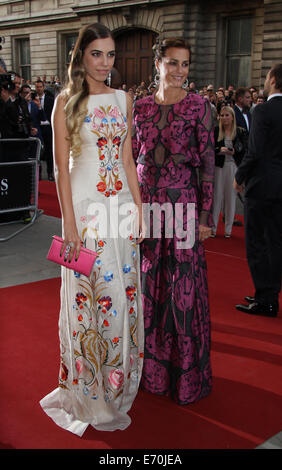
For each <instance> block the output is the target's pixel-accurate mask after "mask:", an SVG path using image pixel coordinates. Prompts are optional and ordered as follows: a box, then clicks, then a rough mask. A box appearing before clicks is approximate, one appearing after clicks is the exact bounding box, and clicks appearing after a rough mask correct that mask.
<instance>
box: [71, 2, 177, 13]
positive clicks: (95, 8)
mask: <svg viewBox="0 0 282 470" xmlns="http://www.w3.org/2000/svg"><path fill="white" fill-rule="evenodd" d="M168 2H169V0H123V1H122V0H121V1H119V2H107V3H98V4H97V5H89V4H88V5H78V6H73V7H72V9H73V11H75V12H76V14H77V15H79V16H80V15H84V14H86V13H87V14H91V13H93V14H97V13H99V12H102V11H103V12H105V11H112V10H117V9H120V8H130V7H143V8H145V7H148V6H149V5H154V6H157V5H158V6H160V5H163V4H164V3H168ZM174 3H175V2H174ZM176 3H178V2H176Z"/></svg>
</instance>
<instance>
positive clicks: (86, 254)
mask: <svg viewBox="0 0 282 470" xmlns="http://www.w3.org/2000/svg"><path fill="white" fill-rule="evenodd" d="M62 244H63V239H62V238H61V237H58V236H57V235H54V236H53V240H52V243H51V246H50V250H49V252H48V255H47V259H48V260H49V261H53V262H54V263H57V264H61V265H62V266H65V267H66V268H69V269H73V270H74V271H76V272H78V273H81V274H84V276H87V277H89V276H90V274H91V270H92V267H93V264H94V262H95V260H96V258H97V256H98V253H96V252H95V251H91V250H88V249H87V248H84V247H81V248H80V253H79V257H78V260H77V261H75V255H74V256H73V258H72V260H71V262H70V263H69V261H68V259H67V260H66V261H65V260H64V257H65V251H64V252H63V254H62V256H60V251H61V248H62Z"/></svg>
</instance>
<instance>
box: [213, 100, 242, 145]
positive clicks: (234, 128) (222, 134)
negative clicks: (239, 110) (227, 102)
mask: <svg viewBox="0 0 282 470" xmlns="http://www.w3.org/2000/svg"><path fill="white" fill-rule="evenodd" d="M222 111H227V112H228V113H229V114H231V116H232V117H233V123H232V129H231V136H230V138H231V140H234V139H235V137H236V132H237V125H236V116H235V112H234V109H233V108H231V106H222V108H221V110H220V113H219V114H221V112H222ZM224 137H225V132H224V127H223V125H222V120H221V119H219V133H218V139H217V141H218V142H220V141H221V140H222V139H224Z"/></svg>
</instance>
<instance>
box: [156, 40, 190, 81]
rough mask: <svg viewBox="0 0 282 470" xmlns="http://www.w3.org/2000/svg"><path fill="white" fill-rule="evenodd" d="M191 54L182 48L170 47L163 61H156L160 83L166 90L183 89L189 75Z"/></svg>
mask: <svg viewBox="0 0 282 470" xmlns="http://www.w3.org/2000/svg"><path fill="white" fill-rule="evenodd" d="M189 58H190V53H189V51H188V50H187V49H184V48H180V47H169V48H168V49H167V50H166V54H165V57H163V58H162V60H156V68H157V70H158V73H159V74H160V82H161V83H163V85H164V86H165V88H167V87H173V88H181V87H182V85H183V83H184V82H185V80H186V78H187V77H188V73H189Z"/></svg>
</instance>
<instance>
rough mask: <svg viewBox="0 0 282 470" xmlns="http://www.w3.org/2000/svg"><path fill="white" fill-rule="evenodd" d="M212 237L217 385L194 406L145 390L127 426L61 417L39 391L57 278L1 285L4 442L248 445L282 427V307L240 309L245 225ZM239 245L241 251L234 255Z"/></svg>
mask: <svg viewBox="0 0 282 470" xmlns="http://www.w3.org/2000/svg"><path fill="white" fill-rule="evenodd" d="M50 184H52V183H50ZM222 230H223V228H222V227H220V231H219V236H218V237H217V238H215V239H210V240H208V242H207V243H206V248H207V261H208V275H209V286H210V304H211V320H212V367H213V376H214V386H213V391H212V393H211V395H210V396H209V397H207V398H206V399H204V400H201V401H200V402H199V403H196V404H193V405H190V406H184V407H181V406H178V405H176V404H174V403H173V402H172V401H171V400H170V399H169V398H166V397H161V396H154V395H151V394H148V393H144V392H142V391H140V392H139V393H138V397H137V399H136V401H135V403H134V405H133V408H132V410H131V412H130V415H131V417H132V424H131V426H130V427H129V428H128V429H127V430H126V431H116V432H114V433H106V432H98V431H95V430H94V429H93V428H90V427H89V428H88V429H87V431H86V432H85V434H84V436H83V437H82V438H78V437H76V436H75V435H73V434H71V433H69V432H67V431H64V430H62V429H60V428H59V427H57V426H56V425H55V424H54V423H53V422H52V421H51V419H50V418H48V417H47V416H46V415H45V413H44V412H43V411H42V410H41V407H40V405H39V400H40V399H41V398H42V397H43V396H44V395H46V394H47V393H49V392H50V391H51V390H53V389H54V388H56V387H57V376H58V366H59V364H58V359H59V341H58V329H57V324H58V311H59V287H60V280H59V279H51V280H47V281H40V282H36V283H32V284H26V285H20V286H16V287H9V288H5V289H2V290H1V306H2V308H1V312H2V315H1V327H0V354H1V389H0V394H1V401H0V415H1V428H0V442H1V445H0V447H2V448H16V449H24V448H32V449H43V448H45V449H144V448H145V449H205V448H209V449H252V448H254V447H256V446H257V445H259V444H261V443H262V442H264V441H265V440H267V439H268V438H270V437H271V436H273V435H275V434H277V433H278V432H280V431H281V429H282V315H281V312H280V313H279V317H278V318H273V319H272V318H270V319H268V318H264V317H253V316H248V315H244V314H243V313H240V312H237V311H236V310H235V309H234V304H236V303H237V302H240V301H242V300H243V297H244V295H246V294H252V293H253V290H252V282H251V279H250V276H249V271H248V267H247V263H246V260H245V259H244V241H243V228H242V227H241V228H240V227H239V228H237V227H235V229H234V236H233V237H232V238H231V239H229V240H226V239H224V238H223V237H222V235H220V232H222ZM233 253H235V255H233Z"/></svg>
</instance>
